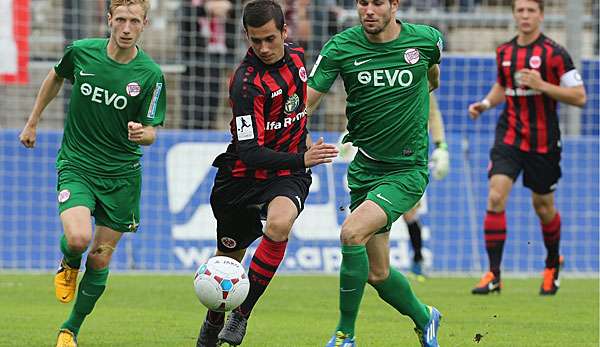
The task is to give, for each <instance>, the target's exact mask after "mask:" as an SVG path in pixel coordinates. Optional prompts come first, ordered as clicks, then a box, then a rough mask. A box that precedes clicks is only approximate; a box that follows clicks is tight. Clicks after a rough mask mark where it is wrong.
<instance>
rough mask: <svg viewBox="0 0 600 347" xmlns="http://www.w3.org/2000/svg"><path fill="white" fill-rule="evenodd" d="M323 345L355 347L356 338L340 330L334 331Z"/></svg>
mask: <svg viewBox="0 0 600 347" xmlns="http://www.w3.org/2000/svg"><path fill="white" fill-rule="evenodd" d="M325 347H356V338H355V337H354V336H353V337H350V336H348V335H347V334H344V333H343V332H341V331H336V332H335V334H333V336H332V337H331V339H329V341H328V342H327V344H326V345H325Z"/></svg>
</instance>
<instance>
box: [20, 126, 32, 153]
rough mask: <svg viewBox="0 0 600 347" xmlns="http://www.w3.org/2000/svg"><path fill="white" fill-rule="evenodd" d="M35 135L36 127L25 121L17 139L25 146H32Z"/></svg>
mask: <svg viewBox="0 0 600 347" xmlns="http://www.w3.org/2000/svg"><path fill="white" fill-rule="evenodd" d="M35 135H36V127H35V126H32V125H29V123H27V124H25V127H24V128H23V130H22V131H21V134H19V141H21V143H22V144H23V146H25V147H27V148H33V147H34V146H35Z"/></svg>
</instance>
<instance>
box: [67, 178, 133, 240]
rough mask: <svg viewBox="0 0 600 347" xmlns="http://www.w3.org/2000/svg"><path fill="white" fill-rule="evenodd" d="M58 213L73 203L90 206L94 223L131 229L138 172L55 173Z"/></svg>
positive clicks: (114, 227)
mask: <svg viewBox="0 0 600 347" xmlns="http://www.w3.org/2000/svg"><path fill="white" fill-rule="evenodd" d="M56 191H57V193H58V209H59V211H60V213H62V212H63V211H65V210H67V209H69V208H71V207H75V206H85V207H87V208H89V209H90V211H91V213H92V215H93V216H94V219H95V222H96V225H101V226H105V227H109V228H111V229H113V230H116V231H119V232H129V231H131V232H135V231H136V230H137V228H138V226H139V223H140V194H141V191H142V176H141V175H137V176H132V177H120V178H112V177H97V176H90V175H86V174H83V173H81V172H79V171H76V170H72V169H63V170H61V171H60V172H59V173H58V184H57V185H56Z"/></svg>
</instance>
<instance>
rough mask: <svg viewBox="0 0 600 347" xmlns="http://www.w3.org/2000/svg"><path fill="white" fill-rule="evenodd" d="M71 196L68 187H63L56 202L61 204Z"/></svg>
mask: <svg viewBox="0 0 600 347" xmlns="http://www.w3.org/2000/svg"><path fill="white" fill-rule="evenodd" d="M70 197H71V192H70V191H69V190H68V189H63V190H61V191H60V193H58V202H60V203H61V204H62V203H63V202H65V201H67V200H69V198H70Z"/></svg>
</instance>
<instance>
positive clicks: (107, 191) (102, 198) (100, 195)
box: [57, 175, 142, 345]
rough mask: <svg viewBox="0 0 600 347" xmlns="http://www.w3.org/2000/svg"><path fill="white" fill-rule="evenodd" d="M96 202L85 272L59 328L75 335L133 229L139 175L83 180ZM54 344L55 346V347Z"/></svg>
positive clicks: (102, 288)
mask: <svg viewBox="0 0 600 347" xmlns="http://www.w3.org/2000/svg"><path fill="white" fill-rule="evenodd" d="M85 179H86V181H87V182H88V183H89V189H90V191H91V192H92V194H93V196H94V197H95V199H96V207H95V210H94V217H95V222H96V232H95V235H94V240H93V243H92V247H91V249H90V252H89V253H88V256H87V262H86V271H85V273H84V275H83V278H82V279H81V282H80V283H79V289H78V291H77V297H76V299H75V305H73V309H72V311H71V314H70V316H69V318H68V319H67V320H66V321H65V322H64V323H63V325H62V326H61V334H59V338H58V339H59V343H60V340H61V336H66V334H62V332H63V331H68V332H70V333H71V334H72V335H74V336H77V334H78V333H79V329H80V327H81V325H82V324H83V321H84V319H85V318H86V316H87V315H89V314H90V313H91V312H92V310H93V308H94V306H95V305H96V302H97V301H98V299H99V298H100V296H101V295H102V293H103V292H104V289H105V288H106V282H107V280H108V273H109V269H108V265H109V263H110V260H111V259H112V255H113V252H114V250H115V248H116V247H117V243H118V242H119V240H120V239H121V236H122V234H123V233H124V232H133V231H135V230H137V227H138V225H139V221H140V220H139V217H140V194H141V185H142V181H141V175H138V176H134V177H127V178H110V179H108V178H99V177H86V178H85ZM57 345H58V344H57Z"/></svg>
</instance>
